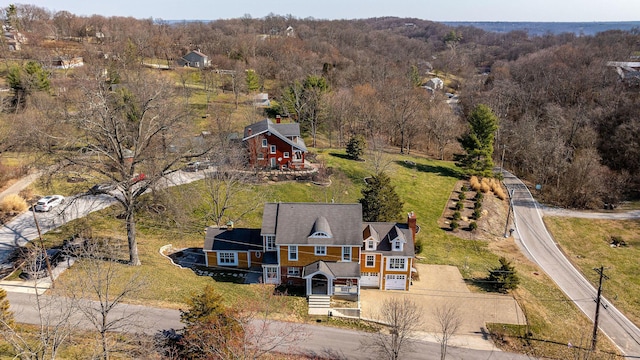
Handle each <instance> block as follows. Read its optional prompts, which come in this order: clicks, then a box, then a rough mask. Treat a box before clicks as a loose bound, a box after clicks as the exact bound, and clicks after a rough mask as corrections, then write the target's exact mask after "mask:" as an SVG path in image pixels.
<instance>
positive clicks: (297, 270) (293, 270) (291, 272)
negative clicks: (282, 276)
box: [287, 266, 300, 276]
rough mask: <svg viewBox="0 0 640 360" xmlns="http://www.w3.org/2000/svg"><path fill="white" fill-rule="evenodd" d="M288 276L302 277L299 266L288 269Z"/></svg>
mask: <svg viewBox="0 0 640 360" xmlns="http://www.w3.org/2000/svg"><path fill="white" fill-rule="evenodd" d="M287 276H300V268H299V267H297V266H289V267H287Z"/></svg>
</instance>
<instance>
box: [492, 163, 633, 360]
mask: <svg viewBox="0 0 640 360" xmlns="http://www.w3.org/2000/svg"><path fill="white" fill-rule="evenodd" d="M504 184H505V186H506V187H507V189H508V190H509V192H510V193H512V196H511V202H512V206H513V214H514V222H515V230H516V233H515V234H514V235H515V239H516V242H517V243H518V245H519V246H520V248H521V250H522V251H523V253H524V254H525V255H526V256H527V257H528V258H529V259H531V260H532V261H533V262H535V263H536V264H538V266H540V268H541V269H542V270H543V271H544V272H546V273H547V275H549V277H551V278H552V279H553V281H555V282H556V284H557V285H558V287H559V288H560V289H561V290H562V291H563V292H564V293H565V294H566V295H567V297H568V298H569V299H571V300H572V301H573V302H574V303H575V304H576V306H578V308H579V309H580V310H582V312H584V313H585V314H586V315H587V317H589V318H590V319H591V320H592V321H593V319H594V316H595V309H596V304H595V299H596V296H597V291H596V289H595V288H594V287H593V286H592V285H591V284H590V283H589V282H588V281H587V280H586V279H585V278H584V276H582V274H580V272H579V271H578V270H577V269H576V268H575V267H574V266H573V265H572V264H571V263H570V262H569V260H567V258H566V257H565V256H564V255H563V254H562V252H561V251H560V249H559V248H558V246H557V244H556V242H555V240H554V239H553V237H552V236H551V234H549V232H548V231H547V228H546V227H545V225H544V222H543V221H542V215H541V210H540V207H539V205H538V204H537V202H536V201H535V200H534V199H533V196H532V195H531V193H530V192H529V189H528V188H527V187H526V186H525V185H524V184H523V183H522V181H520V179H518V178H517V177H515V176H514V175H513V174H511V173H509V172H507V171H504ZM599 328H600V330H601V332H602V333H604V334H606V335H607V336H608V337H609V338H610V339H611V340H612V341H613V342H614V343H615V344H616V346H617V347H618V348H619V349H620V351H621V352H622V353H623V354H625V356H626V357H640V329H638V327H637V326H636V325H635V324H633V323H632V322H631V321H630V320H629V319H627V318H626V317H625V316H624V315H623V314H622V313H621V312H620V311H618V309H616V308H615V307H614V306H613V305H612V304H611V303H610V302H609V301H607V300H606V299H604V298H603V300H602V307H601V309H600V317H599ZM585 330H586V334H590V330H588V329H585ZM586 334H576V336H578V337H579V336H584V335H586ZM577 340H579V339H577Z"/></svg>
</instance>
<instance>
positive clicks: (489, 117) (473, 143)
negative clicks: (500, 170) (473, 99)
mask: <svg viewBox="0 0 640 360" xmlns="http://www.w3.org/2000/svg"><path fill="white" fill-rule="evenodd" d="M468 122H469V132H468V133H467V134H466V135H464V136H463V137H461V138H460V139H458V141H459V142H460V144H461V145H462V148H463V149H464V151H465V152H466V155H460V156H458V162H459V165H460V166H462V167H463V168H465V169H466V170H467V172H468V173H469V174H470V175H480V176H491V174H492V169H493V160H492V159H491V156H492V155H493V137H494V133H495V132H496V130H498V117H497V116H496V115H495V114H494V113H493V111H491V109H490V108H489V107H488V106H486V105H483V104H480V105H478V106H476V108H475V109H474V110H473V111H472V112H471V114H470V115H469V119H468Z"/></svg>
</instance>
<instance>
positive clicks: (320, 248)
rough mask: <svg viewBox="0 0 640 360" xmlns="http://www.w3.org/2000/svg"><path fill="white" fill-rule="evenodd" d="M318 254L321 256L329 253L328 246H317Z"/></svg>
mask: <svg viewBox="0 0 640 360" xmlns="http://www.w3.org/2000/svg"><path fill="white" fill-rule="evenodd" d="M316 255H319V256H324V255H327V247H326V246H316Z"/></svg>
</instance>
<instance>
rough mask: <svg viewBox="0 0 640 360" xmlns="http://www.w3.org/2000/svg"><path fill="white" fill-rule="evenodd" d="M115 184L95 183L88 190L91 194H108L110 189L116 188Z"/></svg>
mask: <svg viewBox="0 0 640 360" xmlns="http://www.w3.org/2000/svg"><path fill="white" fill-rule="evenodd" d="M115 188H116V186H115V185H114V184H95V185H93V186H92V187H91V188H90V189H89V190H88V191H87V194H89V195H99V194H108V193H109V192H110V191H112V190H115Z"/></svg>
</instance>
